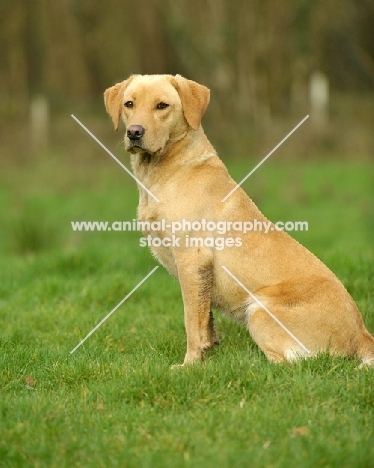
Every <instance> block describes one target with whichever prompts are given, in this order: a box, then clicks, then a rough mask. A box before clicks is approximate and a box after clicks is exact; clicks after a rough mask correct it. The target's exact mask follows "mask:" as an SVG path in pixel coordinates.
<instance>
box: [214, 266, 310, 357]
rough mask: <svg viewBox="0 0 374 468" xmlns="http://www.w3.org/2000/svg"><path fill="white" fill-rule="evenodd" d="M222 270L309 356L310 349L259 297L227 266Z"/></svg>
mask: <svg viewBox="0 0 374 468" xmlns="http://www.w3.org/2000/svg"><path fill="white" fill-rule="evenodd" d="M222 268H223V269H224V270H225V272H226V273H228V274H229V275H230V276H231V278H233V279H234V280H235V281H236V282H237V283H238V285H239V286H241V287H242V288H243V289H244V291H245V292H247V293H248V294H249V295H250V296H251V297H252V299H254V300H255V301H256V302H257V304H259V305H260V306H261V307H262V308H263V309H264V310H265V312H267V313H268V314H269V315H270V317H271V318H272V319H274V320H275V321H276V322H277V324H278V325H279V326H281V327H282V328H283V330H284V331H285V332H286V333H288V334H289V335H290V337H291V338H293V339H294V340H295V341H296V343H297V344H299V345H300V346H301V347H302V348H303V350H304V351H306V352H307V353H308V354H310V351H309V349H308V348H307V347H306V346H304V345H303V344H302V342H301V341H300V340H299V339H298V338H296V336H295V335H294V334H293V333H292V332H290V330H289V329H288V328H287V327H285V326H284V325H283V323H282V322H281V321H280V320H278V319H277V317H276V316H275V315H274V314H272V313H271V312H270V310H269V309H268V308H267V307H266V306H265V305H264V304H263V303H262V302H261V301H260V300H259V299H257V297H256V296H254V295H253V294H252V293H251V291H249V290H248V289H247V288H246V287H245V286H244V284H243V283H241V282H240V281H239V280H238V278H236V276H234V275H233V274H232V273H231V271H230V270H228V269H227V268H226V267H225V266H223V265H222Z"/></svg>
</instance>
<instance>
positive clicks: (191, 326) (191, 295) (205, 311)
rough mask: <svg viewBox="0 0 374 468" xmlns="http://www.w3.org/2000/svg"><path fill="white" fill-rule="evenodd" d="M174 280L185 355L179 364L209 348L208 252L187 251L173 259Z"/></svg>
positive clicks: (210, 275)
mask: <svg viewBox="0 0 374 468" xmlns="http://www.w3.org/2000/svg"><path fill="white" fill-rule="evenodd" d="M177 267H178V279H179V283H180V286H181V289H182V297H183V304H184V323H185V327H186V334H187V352H186V356H185V358H184V362H183V365H185V364H191V363H193V362H195V361H199V360H201V358H202V354H203V352H204V350H206V349H209V348H211V347H212V345H213V344H214V342H213V343H212V339H216V338H215V336H214V337H213V334H212V328H213V326H212V313H211V309H210V303H211V289H212V282H213V264H212V253H211V251H210V250H206V251H203V250H202V249H201V250H196V251H195V252H191V249H189V250H188V251H187V252H186V253H184V254H182V255H181V254H179V255H178V258H177Z"/></svg>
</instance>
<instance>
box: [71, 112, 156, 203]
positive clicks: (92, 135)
mask: <svg viewBox="0 0 374 468" xmlns="http://www.w3.org/2000/svg"><path fill="white" fill-rule="evenodd" d="M71 116H72V117H73V119H74V120H75V121H76V122H77V123H79V125H80V126H81V127H82V128H83V129H84V130H86V132H87V133H88V134H89V135H90V136H91V137H92V138H93V139H94V140H95V141H96V142H97V143H99V145H100V146H101V147H102V148H104V150H105V151H106V152H107V153H108V154H109V156H111V157H112V158H113V159H114V160H115V161H116V162H117V163H118V164H119V165H120V166H121V167H122V168H123V169H125V171H126V172H127V173H128V174H129V175H130V176H131V177H132V178H133V179H135V180H136V182H137V183H138V184H139V185H140V186H141V187H143V189H144V190H146V191H147V192H148V193H149V195H150V196H151V197H152V198H154V199H155V200H156V202H158V203H159V202H160V200H159V199H158V198H157V197H155V196H154V195H153V193H152V192H151V191H150V190H149V189H147V187H146V186H145V185H144V184H143V183H142V182H140V180H139V179H138V178H137V177H135V176H134V174H133V173H132V172H131V171H130V170H129V169H127V167H126V166H125V165H124V164H122V163H121V161H120V160H119V159H117V158H116V157H115V156H114V154H113V153H111V152H110V151H109V150H108V148H107V147H106V146H105V145H103V144H102V143H101V141H100V140H99V139H98V138H96V137H95V135H94V134H93V133H92V132H90V131H89V130H88V128H87V127H85V126H84V125H83V124H82V122H81V121H80V120H79V119H77V118H76V117H75V115H74V114H71Z"/></svg>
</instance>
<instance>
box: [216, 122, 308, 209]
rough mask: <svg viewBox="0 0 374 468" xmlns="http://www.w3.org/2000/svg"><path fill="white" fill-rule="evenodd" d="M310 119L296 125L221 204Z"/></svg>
mask: <svg viewBox="0 0 374 468" xmlns="http://www.w3.org/2000/svg"><path fill="white" fill-rule="evenodd" d="M308 117H309V115H307V116H306V117H304V118H303V120H302V121H301V122H299V123H298V124H297V125H296V127H295V128H294V129H293V130H291V131H290V133H289V134H288V135H287V136H285V137H284V138H283V140H282V141H281V142H280V143H278V144H277V146H276V147H275V148H274V149H272V150H271V151H270V153H269V154H268V155H267V156H265V157H264V159H263V160H262V161H260V162H259V163H258V164H257V166H256V167H255V168H253V169H252V170H251V172H250V173H249V174H247V175H246V176H245V177H244V179H243V180H241V181H240V182H239V183H238V184H237V185H236V187H234V188H233V189H232V190H231V192H229V193H228V194H227V195H226V196H225V198H222V200H221V202H224V201H226V200H227V199H228V198H229V196H230V195H232V194H233V193H234V192H235V190H237V189H238V188H239V187H240V186H241V185H242V183H243V182H245V181H246V180H247V179H248V177H249V176H251V175H252V174H253V173H254V172H255V171H256V170H257V169H258V168H259V167H260V166H261V164H262V163H264V162H265V161H266V160H267V159H268V158H270V156H271V155H272V154H273V153H274V151H276V150H277V149H278V148H279V147H280V146H281V145H282V144H283V143H284V142H285V141H286V140H287V138H288V137H289V136H291V135H292V134H293V132H295V131H296V130H297V129H298V128H299V127H300V125H302V124H303V123H304V122H305V121H306V119H307V118H308Z"/></svg>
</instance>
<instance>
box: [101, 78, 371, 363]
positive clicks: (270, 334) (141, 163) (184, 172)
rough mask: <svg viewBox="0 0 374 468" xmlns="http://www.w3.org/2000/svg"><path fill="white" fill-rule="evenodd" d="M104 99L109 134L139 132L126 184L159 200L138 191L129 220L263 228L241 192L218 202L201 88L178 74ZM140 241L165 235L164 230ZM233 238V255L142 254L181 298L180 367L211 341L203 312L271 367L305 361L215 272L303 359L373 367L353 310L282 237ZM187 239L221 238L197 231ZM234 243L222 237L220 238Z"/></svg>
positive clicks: (219, 172)
mask: <svg viewBox="0 0 374 468" xmlns="http://www.w3.org/2000/svg"><path fill="white" fill-rule="evenodd" d="M104 97H105V106H106V109H107V112H108V114H109V115H110V117H111V119H112V121H113V124H114V128H115V129H116V130H117V129H118V125H119V121H120V119H121V118H122V120H123V123H124V125H125V128H126V129H129V128H130V126H131V125H137V126H139V125H140V126H142V127H143V128H144V130H145V132H144V135H143V136H142V137H141V138H140V139H139V140H138V141H135V142H134V141H131V140H130V139H129V138H128V137H127V136H126V135H125V138H124V143H125V148H126V150H127V151H129V152H130V153H131V164H132V168H133V171H134V175H135V176H136V177H137V178H138V179H139V180H140V181H141V182H142V183H143V184H144V185H145V186H146V187H147V188H148V189H149V190H150V191H151V192H152V193H153V194H154V195H155V196H156V197H157V198H158V199H159V200H160V203H158V202H157V201H155V200H154V199H153V198H152V197H151V196H150V195H149V194H148V193H147V192H146V191H145V190H144V189H143V188H142V187H141V186H139V187H138V188H139V195H140V199H139V207H138V219H139V220H141V221H147V220H149V221H156V220H161V219H165V220H166V221H167V222H169V223H171V222H172V221H178V220H182V219H185V220H190V221H200V220H202V219H205V220H211V221H215V222H218V221H248V220H254V219H257V220H259V221H267V219H266V218H265V217H264V216H263V214H262V213H261V212H260V211H259V209H258V208H257V206H256V205H255V204H254V203H253V201H252V200H251V199H250V198H249V197H248V196H247V194H246V193H245V192H244V191H243V190H242V189H241V188H239V189H238V190H236V191H235V192H234V193H233V194H232V195H231V196H230V197H229V198H228V199H227V201H225V202H224V203H222V202H221V200H222V199H223V198H224V197H225V196H226V195H227V194H228V193H229V192H230V191H231V190H232V189H233V188H234V187H235V186H236V183H235V182H234V180H233V179H232V178H231V177H230V176H229V174H228V172H227V169H226V167H225V166H224V164H223V163H222V161H221V160H220V159H219V158H218V156H217V154H216V152H215V150H214V148H213V146H212V145H211V144H210V142H209V141H208V139H207V137H206V135H205V134H204V131H203V129H202V127H201V125H200V121H201V118H202V116H203V115H204V112H205V110H206V108H207V106H208V103H209V90H208V89H207V88H206V87H205V86H202V85H200V84H198V83H195V82H194V81H190V80H187V79H185V78H183V77H181V76H179V75H177V76H171V75H134V76H131V77H130V78H129V79H127V80H125V81H123V82H121V83H118V84H116V85H115V86H112V87H111V88H109V89H107V90H106V91H105V93H104ZM129 103H130V104H129ZM131 103H132V104H131ZM160 103H164V104H166V105H167V107H165V108H164V106H163V105H161V106H159V104H160ZM144 234H145V235H149V234H151V235H152V236H153V237H159V238H165V237H171V236H172V233H171V232H170V229H169V230H168V229H167V230H166V231H163V232H158V231H151V232H144ZM239 234H240V237H241V239H242V246H241V247H226V248H224V249H223V250H217V249H215V248H211V247H200V248H191V247H188V246H183V245H182V244H181V246H180V247H169V248H167V247H159V248H153V249H152V251H153V254H154V255H155V257H156V258H157V259H158V260H159V261H160V263H161V264H162V265H163V266H164V267H165V268H166V269H167V270H168V271H169V272H170V273H171V274H172V275H173V276H174V277H175V278H176V279H177V280H178V281H179V283H180V287H181V290H182V296H183V302H184V318H185V327H186V333H187V352H186V356H185V359H184V364H189V363H193V362H195V361H198V360H200V359H201V358H202V356H203V353H204V351H205V350H207V349H209V348H211V347H212V346H213V345H214V344H216V343H217V342H218V339H217V335H216V332H215V330H214V325H213V314H212V309H213V308H215V309H217V310H219V311H221V312H222V313H224V314H226V315H228V316H229V317H232V318H233V319H235V320H237V321H239V322H241V323H244V324H245V325H246V326H247V327H248V330H249V332H250V334H251V335H252V337H253V339H254V340H255V342H256V343H257V344H258V346H259V347H260V348H261V349H262V351H263V352H264V353H265V355H266V356H267V358H268V359H270V360H272V361H276V362H282V361H284V360H287V361H292V360H294V359H296V358H298V357H305V356H307V355H308V354H307V353H306V352H305V350H304V349H303V348H301V347H300V345H299V344H297V343H296V342H295V341H294V340H293V339H292V338H291V337H290V336H289V335H288V334H287V333H286V332H285V331H284V330H283V329H282V328H281V327H280V326H279V325H278V324H277V323H276V322H275V321H274V320H273V319H272V318H271V317H270V316H269V315H268V314H267V312H266V311H265V310H264V309H262V308H261V307H260V306H259V305H257V304H256V303H255V302H254V301H253V300H252V299H251V298H249V297H248V294H247V293H246V292H245V290H243V288H241V287H240V286H239V285H238V284H237V283H236V282H235V281H234V280H233V279H232V278H231V277H230V276H229V275H228V274H227V273H226V272H225V271H224V270H223V269H222V266H225V267H226V268H228V270H229V271H230V272H231V273H232V274H233V275H234V276H235V277H236V278H237V279H238V280H239V281H240V282H242V283H243V284H244V285H245V287H246V288H247V289H248V290H249V291H251V292H252V293H253V294H254V295H255V296H256V297H257V298H259V299H260V300H261V301H262V303H263V304H264V305H265V306H266V307H267V308H268V309H269V310H270V311H271V312H272V313H273V314H274V315H275V316H276V317H277V318H278V319H279V320H280V321H281V322H282V323H283V324H284V326H285V327H286V328H287V329H289V330H290V331H291V332H292V333H293V334H294V335H295V336H296V337H297V338H298V339H299V340H300V341H301V343H302V344H303V345H304V346H305V347H306V348H307V349H308V350H310V354H311V355H314V354H316V353H318V352H321V351H329V352H330V353H332V354H336V355H346V356H358V357H360V358H361V359H362V361H363V363H365V364H368V365H373V364H374V338H373V337H372V336H371V335H370V333H369V332H368V331H367V329H366V328H365V326H364V324H363V321H362V317H361V314H360V312H359V310H358V309H357V306H356V304H355V303H354V301H353V299H352V298H351V296H350V295H349V294H348V292H347V291H346V289H345V288H344V286H343V284H342V283H341V282H340V281H339V280H338V278H337V277H336V276H335V275H334V274H333V273H332V272H331V271H330V270H329V269H328V268H327V267H326V266H325V265H324V264H323V263H322V262H321V261H320V260H319V259H318V258H317V257H315V256H314V255H313V254H312V253H311V252H309V251H308V250H307V249H306V248H304V247H303V246H302V245H300V244H299V243H298V242H297V241H296V240H294V239H293V238H292V237H290V236H289V235H288V234H287V233H285V232H280V231H277V230H270V231H269V232H268V233H267V234H265V233H264V232H263V231H256V232H248V233H246V234H242V233H239ZM186 235H192V234H191V232H178V236H179V237H180V238H182V239H184V236H186ZM193 235H194V236H199V237H201V238H204V237H208V236H209V237H211V236H212V235H214V236H216V237H217V236H219V237H222V235H218V234H217V233H213V234H212V232H203V231H201V232H199V233H196V232H194V233H193ZM237 235H238V233H237V232H228V233H226V234H225V235H224V236H223V237H225V238H227V237H236V236H237Z"/></svg>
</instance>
